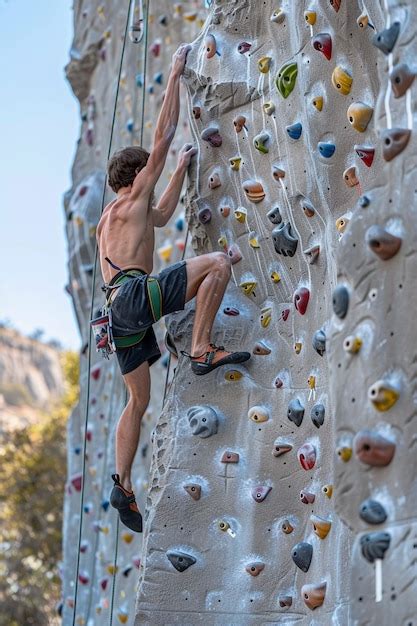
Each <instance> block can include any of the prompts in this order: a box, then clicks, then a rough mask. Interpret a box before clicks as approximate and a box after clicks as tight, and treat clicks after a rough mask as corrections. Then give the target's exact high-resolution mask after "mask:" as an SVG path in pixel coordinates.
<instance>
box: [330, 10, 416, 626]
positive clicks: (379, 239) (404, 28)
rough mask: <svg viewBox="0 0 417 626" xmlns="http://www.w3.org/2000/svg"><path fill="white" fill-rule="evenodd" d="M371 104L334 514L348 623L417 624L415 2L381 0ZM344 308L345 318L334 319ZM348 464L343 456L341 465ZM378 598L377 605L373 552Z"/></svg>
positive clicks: (351, 266) (341, 386)
mask: <svg viewBox="0 0 417 626" xmlns="http://www.w3.org/2000/svg"><path fill="white" fill-rule="evenodd" d="M383 19H384V28H385V30H384V31H383V32H380V33H379V35H378V36H379V40H378V43H379V51H378V56H377V61H378V71H379V76H380V85H381V86H380V93H379V97H378V102H377V106H376V111H375V125H376V128H377V131H378V139H377V141H376V143H375V153H376V155H382V160H381V165H380V167H379V168H378V170H377V174H378V175H377V176H376V177H375V180H374V181H373V183H372V185H371V186H370V188H369V189H368V190H367V191H366V194H365V195H364V198H363V200H362V203H361V206H360V207H359V208H358V210H357V211H355V214H354V216H353V218H352V221H351V223H350V224H349V228H348V229H347V231H346V234H345V236H344V237H343V240H342V242H341V245H340V249H339V252H338V257H337V267H338V279H337V282H338V287H337V290H338V291H337V292H336V294H335V296H336V301H339V302H340V295H341V294H343V290H345V292H344V293H345V296H346V295H347V298H346V304H347V308H346V307H345V308H346V314H345V315H344V316H341V315H340V313H341V312H343V310H342V309H338V308H337V307H336V312H335V314H334V315H333V317H332V323H331V332H330V338H329V362H330V371H331V373H332V375H331V390H332V394H333V396H334V399H335V427H336V455H335V459H336V463H335V468H336V478H335V482H336V493H337V498H336V499H335V509H336V513H337V514H338V515H339V516H340V518H341V519H342V520H343V521H344V522H345V523H346V525H348V526H349V528H351V529H352V532H353V540H354V541H353V545H352V551H351V554H350V555H349V556H347V560H348V562H350V577H351V581H352V585H351V593H350V597H349V599H350V605H351V620H352V621H351V623H352V624H355V625H356V624H357V625H364V624H371V623H372V624H383V625H387V626H388V625H391V624H398V625H400V624H401V625H402V626H412V625H413V624H416V623H417V622H416V617H417V603H416V598H415V579H416V575H417V569H416V558H415V556H416V550H417V535H416V530H417V529H416V522H415V520H416V509H415V505H414V500H415V490H416V484H415V474H416V471H415V440H416V435H415V431H416V428H415V422H414V420H415V418H416V411H417V410H416V356H415V355H416V350H415V343H416V342H415V339H416V333H415V326H414V319H413V311H414V309H413V307H414V306H415V305H414V296H413V295H412V294H413V291H414V289H413V284H414V281H415V273H416V252H415V240H416V221H415V212H416V194H417V185H416V180H417V179H416V164H417V157H416V143H415V139H414V137H413V133H412V131H413V128H414V121H415V120H416V107H415V102H416V97H415V93H416V92H415V84H414V82H413V81H414V72H415V69H416V66H415V59H416V19H417V12H416V6H415V3H411V2H410V3H405V2H397V1H389V2H386V3H383ZM337 313H338V314H337ZM344 461H345V462H344ZM378 558H379V559H382V563H381V570H382V602H378V603H376V602H375V590H376V576H377V574H376V572H377V566H376V559H378Z"/></svg>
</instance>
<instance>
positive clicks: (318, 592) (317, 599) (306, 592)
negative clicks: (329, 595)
mask: <svg viewBox="0 0 417 626" xmlns="http://www.w3.org/2000/svg"><path fill="white" fill-rule="evenodd" d="M326 587H327V583H325V582H324V583H320V584H318V585H314V584H309V585H303V586H302V587H301V595H302V596H303V600H304V604H305V605H306V606H307V607H308V608H309V609H311V610H312V611H314V609H317V608H318V607H319V606H321V605H322V604H323V602H324V598H325V597H326Z"/></svg>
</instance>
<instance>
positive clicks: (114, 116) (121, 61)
mask: <svg viewBox="0 0 417 626" xmlns="http://www.w3.org/2000/svg"><path fill="white" fill-rule="evenodd" d="M131 2H132V0H128V10H127V17H126V26H125V31H124V37H123V45H122V52H121V56H120V64H119V72H118V77H117V86H116V95H115V99H114V107H113V117H112V123H111V130H110V138H109V147H108V150H107V161H108V160H109V159H110V154H111V149H112V143H113V134H114V126H115V122H116V111H117V102H118V99H119V91H120V79H121V75H122V67H123V59H124V55H125V49H126V40H127V33H128V28H129V16H130V6H131ZM106 185H107V176H106V177H105V179H104V184H103V194H102V198H101V211H100V213H103V209H104V201H105V197H106ZM97 258H98V246H97V243H96V245H95V252H94V264H93V275H92V284H91V304H90V319H91V318H92V317H93V314H94V296H95V286H96V277H97ZM90 368H91V331H90V330H89V334H88V355H87V389H86V408H85V420H84V441H83V463H82V485H81V500H80V526H79V532H78V549H77V567H76V574H75V589H74V607H73V619H72V626H75V620H76V615H77V596H78V577H79V573H80V550H81V538H82V529H83V512H84V489H85V465H86V444H87V428H88V410H89V404H90V387H91V385H90V378H91V376H90Z"/></svg>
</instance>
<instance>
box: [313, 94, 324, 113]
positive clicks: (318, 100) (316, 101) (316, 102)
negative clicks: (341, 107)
mask: <svg viewBox="0 0 417 626" xmlns="http://www.w3.org/2000/svg"><path fill="white" fill-rule="evenodd" d="M311 102H312V105H313V107H315V108H316V109H317V111H322V110H323V96H315V97H314V98H313V99H312V101H311Z"/></svg>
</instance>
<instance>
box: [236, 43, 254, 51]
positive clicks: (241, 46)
mask: <svg viewBox="0 0 417 626" xmlns="http://www.w3.org/2000/svg"><path fill="white" fill-rule="evenodd" d="M251 48H252V44H251V43H248V42H247V41H242V42H241V43H240V44H239V45H238V47H237V51H238V52H239V54H245V53H246V52H249V50H250V49H251Z"/></svg>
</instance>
